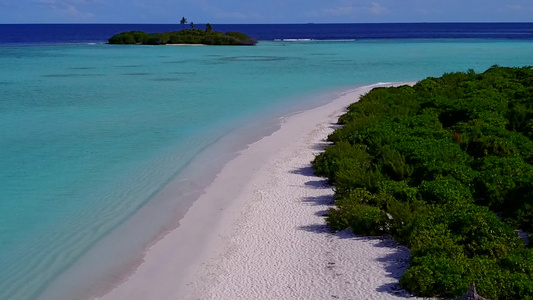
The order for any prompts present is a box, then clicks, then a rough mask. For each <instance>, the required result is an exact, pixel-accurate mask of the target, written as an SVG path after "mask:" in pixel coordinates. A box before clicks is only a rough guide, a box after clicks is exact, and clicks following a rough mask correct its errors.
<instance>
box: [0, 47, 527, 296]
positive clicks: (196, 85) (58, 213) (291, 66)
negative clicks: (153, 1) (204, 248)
mask: <svg viewBox="0 0 533 300" xmlns="http://www.w3.org/2000/svg"><path fill="white" fill-rule="evenodd" d="M531 53H533V42H531V41H497V40H492V41H488V40H460V41H457V40H416V41H414V40H385V41H383V40H382V41H356V42H325V41H323V42H293V43H291V42H261V43H259V44H258V45H257V46H256V47H171V46H166V47H165V46H159V47H151V46H110V45H81V44H78V45H39V46H37V45H33V46H32V45H0V149H1V150H0V151H1V152H0V153H1V155H0V249H1V251H0V266H1V268H0V299H34V298H37V297H38V295H39V294H40V293H41V292H42V291H43V290H44V289H45V288H46V286H47V285H48V284H49V283H50V282H51V281H52V280H53V279H54V278H56V277H57V276H58V275H59V274H61V272H63V271H64V270H65V269H66V268H68V267H69V266H70V265H72V264H73V263H74V262H75V261H76V260H77V259H78V258H79V257H80V256H82V255H83V254H84V253H85V252H86V251H87V250H88V249H90V248H91V247H92V246H93V245H94V244H95V243H96V242H97V241H98V240H99V239H101V238H102V237H103V236H105V235H106V234H107V233H109V232H110V231H111V230H113V229H114V228H116V227H117V226H118V225H120V224H121V223H123V222H124V221H125V220H126V219H127V218H128V217H129V216H131V215H132V214H134V213H135V212H136V211H137V210H138V209H139V208H140V207H142V206H143V205H144V204H146V203H147V202H148V201H149V200H150V199H152V198H153V196H154V195H156V194H157V193H158V192H159V191H160V190H161V189H162V188H163V187H164V186H165V185H166V184H167V183H168V182H169V181H171V180H172V179H173V178H175V177H176V176H177V174H179V172H180V170H182V169H183V168H184V167H185V166H186V165H187V164H188V163H189V162H190V161H191V160H192V159H193V158H194V157H195V156H196V155H197V154H198V153H199V152H201V151H202V150H203V149H205V148H206V147H209V146H210V145H212V144H213V143H214V142H215V141H217V139H219V138H220V137H221V136H223V135H225V134H227V133H228V132H230V131H231V130H233V129H235V128H236V127H237V125H239V124H240V123H241V122H243V121H244V120H246V122H253V120H259V119H265V118H267V119H268V118H269V117H270V118H274V116H276V115H279V114H280V113H289V112H291V111H294V110H297V109H298V108H299V107H308V106H309V105H312V104H311V103H310V102H313V103H315V104H316V101H317V99H314V98H313V95H321V94H322V93H323V92H325V91H331V90H335V89H343V88H346V87H349V86H356V85H364V84H370V83H375V82H391V81H415V80H419V79H422V78H425V77H427V76H440V75H442V73H444V72H453V71H466V70H467V69H470V68H472V69H475V70H476V71H479V72H481V71H484V70H485V69H486V68H488V67H490V66H491V65H494V64H499V65H503V66H523V65H532V64H533V57H532V56H531ZM302 95H305V97H304V96H302ZM354 100H355V99H354ZM241 125H242V124H241ZM244 125H245V126H246V124H244ZM221 155H222V154H221ZM178 201H179V199H178ZM150 238H151V237H149V236H146V237H142V239H143V240H146V241H148V240H149V239H150Z"/></svg>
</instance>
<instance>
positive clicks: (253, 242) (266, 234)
mask: <svg viewBox="0 0 533 300" xmlns="http://www.w3.org/2000/svg"><path fill="white" fill-rule="evenodd" d="M383 85H387V84H380V85H373V86H366V87H361V88H357V89H354V90H351V91H348V92H346V93H344V94H342V95H341V96H340V97H338V98H337V99H335V100H334V101H332V102H330V103H328V104H326V105H324V106H321V107H318V108H315V109H311V110H308V111H304V112H302V113H298V114H295V115H293V116H290V117H287V118H286V119H285V120H283V122H282V126H281V129H280V130H278V131H276V132H274V133H273V134H272V135H270V136H267V137H264V138H263V139H261V140H259V141H257V142H255V143H253V144H251V145H249V146H248V148H247V149H245V150H243V151H241V152H240V155H239V156H238V157H237V158H235V159H233V160H232V161H231V162H229V163H228V164H227V165H225V166H224V168H223V169H222V171H221V172H220V173H219V174H218V175H217V178H216V179H215V181H214V182H213V183H212V184H211V185H210V186H209V187H208V188H207V190H206V192H205V193H204V194H203V195H202V196H201V197H200V199H198V200H197V201H196V202H195V203H194V204H193V206H192V207H191V209H190V210H189V212H188V213H187V214H186V216H185V217H184V218H183V219H182V220H181V221H180V226H179V227H178V228H177V229H175V230H173V231H171V232H170V233H169V234H167V235H166V236H165V237H164V238H163V239H161V240H160V241H158V242H157V243H156V244H154V245H153V246H152V247H151V248H150V249H149V250H148V252H147V253H146V255H145V258H144V261H143V263H142V264H141V265H140V266H139V267H138V268H137V270H136V272H135V273H134V274H132V275H131V276H130V277H129V278H128V279H126V280H125V281H123V282H122V283H121V284H120V285H118V286H117V287H116V288H115V289H114V290H112V291H111V292H110V293H108V294H107V295H105V296H104V297H102V298H101V299H112V300H118V299H160V300H164V299H399V298H406V297H409V295H408V294H407V293H406V292H405V291H403V290H401V289H400V288H399V285H398V278H399V277H400V276H401V275H402V273H403V271H404V270H405V269H406V268H407V266H408V259H409V251H408V249H406V248H405V247H402V246H399V245H397V244H396V243H395V242H394V241H392V240H390V239H376V238H368V237H358V236H354V235H353V234H351V233H350V232H348V231H343V232H338V233H332V232H331V231H330V230H329V229H328V228H327V226H326V225H325V220H324V217H323V215H324V214H325V213H326V212H327V209H328V208H329V207H331V205H332V202H333V190H332V187H330V186H329V185H328V184H327V181H326V180H324V179H323V178H320V177H316V176H315V175H314V174H313V170H312V169H311V165H310V162H311V161H312V160H313V158H314V156H315V155H316V154H318V153H319V152H320V151H321V150H322V149H323V147H324V146H325V145H326V140H325V138H326V137H327V135H328V134H330V133H331V132H333V130H334V128H335V127H336V125H335V123H336V121H337V119H338V117H339V116H340V115H341V114H342V113H344V112H345V110H346V107H347V106H348V105H349V104H350V103H352V102H355V101H357V100H358V99H359V97H360V96H361V95H363V94H365V93H367V92H368V91H370V90H371V89H372V88H373V87H375V86H383Z"/></svg>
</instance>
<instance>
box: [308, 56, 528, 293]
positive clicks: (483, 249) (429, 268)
mask: <svg viewBox="0 0 533 300" xmlns="http://www.w3.org/2000/svg"><path fill="white" fill-rule="evenodd" d="M339 123H340V124H342V125H344V126H343V127H342V128H340V129H337V130H336V131H335V132H334V133H333V134H331V135H330V136H329V137H328V139H329V141H331V142H333V145H332V146H329V147H328V148H326V150H325V152H324V153H322V154H320V155H318V156H317V157H316V159H315V160H314V162H313V168H314V169H315V171H316V173H317V174H319V175H322V176H326V177H327V178H328V179H329V180H330V182H331V183H332V184H333V185H334V186H335V197H336V200H335V206H336V207H335V208H332V209H331V210H330V212H329V214H328V216H327V223H328V224H329V225H330V226H331V227H332V228H333V229H335V230H342V229H345V228H350V229H352V230H353V232H354V233H356V234H362V235H391V236H392V237H393V238H394V239H395V240H397V241H399V242H400V243H402V244H404V245H406V246H407V247H409V248H410V250H411V253H412V258H411V260H410V267H409V269H407V271H406V272H405V273H404V275H403V276H402V278H401V279H400V285H401V286H402V287H403V288H405V289H406V290H408V291H409V292H411V293H413V294H415V295H418V296H437V297H442V298H448V297H455V296H459V295H461V294H463V293H464V291H466V290H467V289H468V286H469V284H470V283H471V282H475V283H476V287H477V289H478V292H479V294H480V295H483V296H484V297H486V298H488V299H491V300H501V299H533V249H532V248H531V246H526V245H525V242H524V241H523V240H522V239H520V238H519V236H518V234H517V232H518V231H519V230H522V231H525V232H531V231H532V230H533V69H532V68H531V67H523V68H503V67H498V66H493V67H491V68H490V69H488V70H487V71H485V72H484V73H482V74H476V73H475V72H474V71H473V70H469V71H468V72H466V73H452V74H444V75H443V76H442V77H440V78H427V79H425V80H422V81H420V82H419V83H417V84H416V85H414V86H413V87H411V86H402V87H396V88H395V87H390V88H376V89H374V90H372V91H371V92H370V93H368V94H367V95H365V96H363V97H361V100H360V101H359V102H358V103H354V104H352V105H351V106H350V107H349V111H348V113H346V114H345V115H343V116H342V117H341V118H340V119H339ZM530 237H531V236H530Z"/></svg>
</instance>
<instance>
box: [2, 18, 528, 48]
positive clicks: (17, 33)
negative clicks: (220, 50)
mask: <svg viewBox="0 0 533 300" xmlns="http://www.w3.org/2000/svg"><path fill="white" fill-rule="evenodd" d="M212 25H213V27H214V29H215V30H216V31H221V32H226V31H240V32H244V33H246V34H248V35H250V36H252V37H254V38H255V39H257V40H261V41H273V40H279V39H315V40H351V39H355V40H369V39H371V40H374V39H381V40H387V39H502V40H533V23H412V24H411V23H398V24H386V23H385V24H250V25H247V24H212ZM195 27H196V28H200V29H203V28H205V25H204V24H197V25H195ZM182 28H189V26H188V25H185V27H184V26H182V25H179V24H40V25H38V24H28V25H24V24H16V25H1V24H0V44H6V43H15V44H25V43H30V44H33V43H101V42H106V41H107V39H108V38H109V37H111V36H112V35H113V34H115V33H118V32H123V31H131V30H140V31H145V32H163V31H175V30H181V29H182Z"/></svg>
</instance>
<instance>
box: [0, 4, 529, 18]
mask: <svg viewBox="0 0 533 300" xmlns="http://www.w3.org/2000/svg"><path fill="white" fill-rule="evenodd" d="M182 17H186V18H187V19H188V20H189V21H193V22H194V23H196V24H205V23H212V24H256V23H259V24H271V23H394V22H533V0H0V24H9V23H155V24H167V23H169V24H173V23H179V21H180V20H181V18H182Z"/></svg>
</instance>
